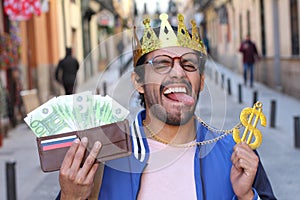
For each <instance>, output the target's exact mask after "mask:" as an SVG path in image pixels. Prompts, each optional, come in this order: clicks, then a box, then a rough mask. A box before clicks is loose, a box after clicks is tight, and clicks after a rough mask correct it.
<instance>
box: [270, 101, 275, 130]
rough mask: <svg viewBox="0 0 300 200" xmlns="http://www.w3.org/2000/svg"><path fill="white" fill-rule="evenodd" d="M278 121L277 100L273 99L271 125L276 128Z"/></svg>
mask: <svg viewBox="0 0 300 200" xmlns="http://www.w3.org/2000/svg"><path fill="white" fill-rule="evenodd" d="M275 121H276V101H275V100H272V101H271V116H270V127H272V128H275Z"/></svg>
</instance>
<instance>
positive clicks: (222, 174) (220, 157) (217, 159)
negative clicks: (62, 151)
mask: <svg viewBox="0 0 300 200" xmlns="http://www.w3.org/2000/svg"><path fill="white" fill-rule="evenodd" d="M144 118H145V111H141V112H140V113H139V114H138V115H137V117H136V119H135V121H134V122H133V124H132V125H131V128H130V129H131V130H130V132H131V139H132V154H131V156H129V157H125V158H120V159H117V160H112V161H109V162H106V163H105V167H104V174H103V181H102V185H101V189H100V193H99V200H135V199H137V196H138V192H139V188H140V183H141V176H142V172H143V170H144V169H145V167H146V163H147V160H148V158H149V153H150V152H149V147H148V143H147V139H146V136H145V133H144V130H143V125H142V121H143V119H144ZM196 124H197V141H204V140H209V139H213V138H216V137H218V136H219V134H220V133H215V132H212V131H210V130H208V129H207V128H206V127H205V126H203V125H202V124H201V123H199V122H198V121H197V122H196ZM234 145H235V142H234V140H233V138H232V136H231V135H227V136H225V137H224V138H223V139H221V140H219V141H217V142H215V143H211V144H208V145H203V146H198V147H197V149H196V153H195V157H194V170H195V173H194V174H195V183H194V184H195V185H196V192H197V199H198V200H203V199H204V200H232V199H236V197H235V195H234V192H233V189H232V186H231V182H230V171H231V166H232V163H231V160H230V157H231V154H232V151H233V146H234ZM162 180H163V178H162ZM183 184H192V183H183ZM158 187H159V185H158ZM253 191H254V193H255V197H254V199H255V200H256V199H259V198H261V199H276V198H275V197H274V195H273V192H272V188H271V185H270V183H269V180H268V178H267V175H266V173H265V171H264V169H263V166H262V164H261V163H259V167H258V171H257V174H256V178H255V181H254V184H253Z"/></svg>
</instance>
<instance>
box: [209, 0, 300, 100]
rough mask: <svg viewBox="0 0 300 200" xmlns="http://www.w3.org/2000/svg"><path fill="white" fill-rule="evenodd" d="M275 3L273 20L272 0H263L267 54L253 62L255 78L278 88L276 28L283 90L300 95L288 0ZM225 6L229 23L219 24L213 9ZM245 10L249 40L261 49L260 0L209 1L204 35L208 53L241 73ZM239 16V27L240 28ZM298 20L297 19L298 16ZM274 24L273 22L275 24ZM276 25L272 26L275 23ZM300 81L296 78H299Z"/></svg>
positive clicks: (298, 63)
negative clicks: (277, 30)
mask: <svg viewBox="0 0 300 200" xmlns="http://www.w3.org/2000/svg"><path fill="white" fill-rule="evenodd" d="M277 2H278V12H276V13H277V14H278V21H276V22H275V21H274V12H273V9H274V8H273V6H274V5H273V4H274V0H264V1H263V3H264V11H263V12H264V15H265V21H264V23H265V36H266V37H265V38H266V55H265V56H263V57H262V59H261V60H260V61H259V62H258V63H257V64H256V67H255V70H256V72H255V74H256V75H255V79H256V80H257V81H261V82H263V83H264V84H266V85H268V86H270V87H273V88H276V89H277V88H278V87H277V85H276V82H277V81H278V80H274V79H275V78H274V77H275V74H276V71H275V69H276V68H275V67H274V66H275V63H274V56H275V47H276V46H275V40H274V37H275V35H274V31H275V28H276V26H277V25H278V27H279V32H277V33H279V48H280V49H279V50H280V69H281V71H280V74H281V77H280V78H281V89H282V92H284V93H287V94H289V95H292V96H295V97H297V98H300V87H299V86H297V81H298V80H297V77H299V75H300V70H299V65H300V56H292V55H291V54H292V53H291V49H292V48H291V45H292V44H291V22H290V1H289V0H281V1H277ZM222 5H224V6H225V7H226V10H227V14H228V23H227V24H220V23H219V20H220V19H219V16H218V13H217V12H216V10H218V9H219V8H220V6H222ZM247 11H249V12H250V18H249V19H250V33H251V38H252V40H253V41H254V42H255V43H256V46H257V48H258V51H259V52H260V53H261V52H262V37H261V29H262V26H261V24H262V22H261V18H260V1H259V0H243V1H240V0H232V1H224V0H216V1H214V3H211V5H210V7H209V8H208V9H207V10H206V11H205V19H206V22H207V26H206V27H207V35H208V38H209V40H210V46H211V50H212V52H211V54H212V56H213V57H214V58H216V59H217V60H218V61H219V62H221V63H222V64H224V65H226V66H227V67H228V68H230V69H232V70H233V71H236V72H238V73H242V56H241V54H240V53H239V52H238V49H239V45H240V43H241V41H242V39H244V38H245V36H246V34H247V29H248V28H247ZM298 13H300V2H299V1H298ZM240 17H241V19H242V21H241V27H240ZM298 17H299V21H300V16H299V15H298ZM274 23H275V24H274ZM274 25H275V26H274ZM298 82H299V81H298Z"/></svg>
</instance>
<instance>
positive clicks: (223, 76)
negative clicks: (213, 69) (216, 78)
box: [221, 74, 225, 89]
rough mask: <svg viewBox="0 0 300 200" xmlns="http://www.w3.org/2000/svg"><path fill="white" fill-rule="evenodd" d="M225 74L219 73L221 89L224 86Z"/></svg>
mask: <svg viewBox="0 0 300 200" xmlns="http://www.w3.org/2000/svg"><path fill="white" fill-rule="evenodd" d="M224 79H225V75H224V74H221V81H222V82H221V87H222V89H223V88H224V82H225V80H224Z"/></svg>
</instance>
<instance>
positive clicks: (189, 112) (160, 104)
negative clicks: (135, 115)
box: [144, 81, 199, 126]
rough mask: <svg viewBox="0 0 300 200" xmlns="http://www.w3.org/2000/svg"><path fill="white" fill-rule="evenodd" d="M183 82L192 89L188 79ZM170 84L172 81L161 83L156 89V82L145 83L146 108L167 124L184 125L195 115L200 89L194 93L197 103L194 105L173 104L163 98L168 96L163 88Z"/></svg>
mask: <svg viewBox="0 0 300 200" xmlns="http://www.w3.org/2000/svg"><path fill="white" fill-rule="evenodd" d="M183 83H184V84H185V85H186V86H187V88H190V89H189V90H190V91H192V88H191V84H190V83H187V81H184V82H183ZM168 84H171V83H170V82H166V83H164V84H163V85H160V87H159V88H160V89H156V88H155V87H154V84H146V85H144V91H145V94H144V98H145V103H146V108H147V109H149V110H150V112H151V113H152V115H153V116H155V117H156V118H157V119H159V120H160V121H162V122H164V123H166V124H169V125H173V126H180V125H184V124H186V123H187V122H189V120H190V119H191V118H192V117H193V116H194V112H195V109H196V102H197V99H198V97H199V91H196V92H197V93H196V95H194V96H195V103H194V105H192V106H186V105H184V104H172V103H170V102H165V101H163V98H166V97H164V94H163V88H164V87H165V86H166V85H168Z"/></svg>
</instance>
